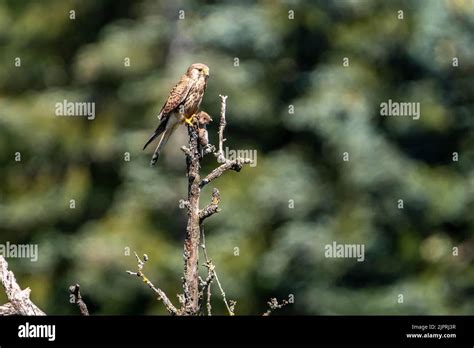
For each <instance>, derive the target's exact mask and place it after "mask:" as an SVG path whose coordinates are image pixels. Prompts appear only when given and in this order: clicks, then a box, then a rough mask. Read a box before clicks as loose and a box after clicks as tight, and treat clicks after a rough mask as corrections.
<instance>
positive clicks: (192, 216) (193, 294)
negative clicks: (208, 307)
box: [183, 126, 201, 315]
mask: <svg viewBox="0 0 474 348" xmlns="http://www.w3.org/2000/svg"><path fill="white" fill-rule="evenodd" d="M188 134H189V148H188V150H189V151H187V153H186V165H187V175H188V206H187V207H188V225H187V227H186V239H185V241H184V284H183V287H184V314H185V315H197V314H198V311H199V268H198V267H199V238H200V235H201V232H200V228H199V221H200V219H199V196H200V191H201V189H200V182H201V178H200V176H199V167H200V162H201V156H200V152H199V148H198V141H199V139H198V129H197V127H195V126H188Z"/></svg>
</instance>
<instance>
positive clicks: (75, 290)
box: [69, 284, 89, 316]
mask: <svg viewBox="0 0 474 348" xmlns="http://www.w3.org/2000/svg"><path fill="white" fill-rule="evenodd" d="M69 292H70V293H71V295H73V296H74V303H76V304H77V307H79V311H80V312H81V315H84V316H88V315H89V310H88V309H87V305H86V303H85V302H84V300H83V299H82V296H81V291H80V285H79V284H75V285H71V286H70V287H69Z"/></svg>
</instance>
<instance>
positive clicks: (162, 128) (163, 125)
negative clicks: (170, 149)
mask: <svg viewBox="0 0 474 348" xmlns="http://www.w3.org/2000/svg"><path fill="white" fill-rule="evenodd" d="M168 118H169V117H166V118H163V119H162V120H161V122H160V124H159V125H158V127H156V129H155V131H154V132H153V134H152V135H151V136H150V138H149V139H148V140H147V142H146V144H145V146H143V150H145V149H146V147H147V146H148V145H149V144H150V143H151V142H152V141H153V140H155V139H156V137H157V136H159V135H160V134H161V133H163V132H164V131H165V129H166V124H167V123H168Z"/></svg>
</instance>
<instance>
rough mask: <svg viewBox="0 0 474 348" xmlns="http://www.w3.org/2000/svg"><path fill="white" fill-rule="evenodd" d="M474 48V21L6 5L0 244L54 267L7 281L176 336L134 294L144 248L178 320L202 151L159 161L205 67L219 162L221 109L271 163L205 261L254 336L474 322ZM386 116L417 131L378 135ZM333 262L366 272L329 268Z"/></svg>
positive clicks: (172, 151)
mask: <svg viewBox="0 0 474 348" xmlns="http://www.w3.org/2000/svg"><path fill="white" fill-rule="evenodd" d="M71 10H73V11H74V15H75V19H71V12H70V11H71ZM400 10H402V11H403V19H400V12H399V11H400ZM180 11H184V12H180ZM291 11H293V12H291ZM291 13H293V14H294V19H291V18H289V17H291ZM180 15H181V17H182V16H183V15H184V18H183V19H180ZM473 32H474V3H473V2H472V1H469V0H446V1H430V0H425V1H390V2H388V1H387V2H385V1H369V0H360V1H357V0H353V1H349V0H344V1H260V2H254V1H239V2H235V1H223V2H216V1H154V0H153V1H152V0H143V1H112V0H107V1H92V0H91V1H72V0H66V1H63V0H47V1H41V2H38V1H13V0H11V1H3V2H1V3H0V51H1V54H0V166H1V167H0V168H1V170H0V233H1V234H0V236H1V240H0V242H1V243H5V242H6V241H9V242H11V243H35V244H38V245H39V259H38V261H37V262H30V261H29V260H27V259H9V260H8V261H9V262H10V266H11V269H12V270H13V271H14V272H15V274H16V276H17V278H18V280H19V282H20V284H21V285H22V286H29V287H30V288H31V289H32V300H33V301H34V302H35V303H36V304H37V305H38V306H40V307H41V308H42V309H44V310H45V311H46V313H48V314H73V313H74V314H76V313H77V309H76V308H75V307H74V306H72V305H70V303H69V294H68V290H67V289H68V286H69V285H70V284H72V283H76V282H78V283H80V284H81V289H82V294H83V296H84V298H85V300H86V302H87V303H88V306H89V308H90V310H91V312H92V313H93V314H165V313H166V311H165V309H164V307H163V305H162V304H161V303H160V302H159V301H156V299H155V296H154V295H153V293H152V292H151V291H150V290H149V289H148V288H147V287H146V286H144V284H142V283H141V282H140V281H139V280H138V279H135V278H132V277H130V276H129V275H127V274H126V273H125V270H127V269H131V270H134V269H135V267H136V261H135V259H134V257H133V253H132V254H131V256H127V255H125V254H124V251H125V250H126V248H130V250H131V251H132V252H133V251H134V250H135V251H137V252H138V253H139V254H143V253H147V254H148V255H149V257H150V261H149V262H148V264H147V266H146V270H147V276H148V277H149V278H150V279H151V280H152V281H153V282H155V283H156V284H157V285H158V286H160V287H161V288H162V289H163V290H165V292H166V293H167V294H168V295H169V296H170V298H171V299H172V300H173V301H174V302H175V303H177V299H176V297H175V295H174V294H177V293H181V292H182V289H181V279H180V277H181V275H182V262H183V261H182V242H183V239H184V235H185V226H186V214H185V211H184V210H183V209H180V208H179V204H178V202H179V200H180V199H182V198H185V197H186V190H187V179H186V178H185V176H184V174H185V160H184V156H183V154H182V153H181V151H180V150H179V147H180V146H181V145H183V144H185V143H186V140H187V135H186V131H185V129H184V127H182V129H181V130H180V131H179V132H178V133H179V135H175V136H174V137H173V139H172V141H171V142H170V143H169V144H168V145H167V147H166V148H165V151H164V155H163V156H162V157H161V158H160V160H159V163H158V167H157V168H150V167H149V165H148V163H149V160H150V157H151V153H150V152H149V151H147V152H142V146H143V144H144V142H145V141H146V139H147V138H148V136H149V134H150V133H151V132H152V130H153V129H154V127H156V124H157V122H158V121H157V119H156V115H157V113H158V111H159V109H160V107H161V106H162V104H163V103H164V101H165V98H166V97H167V94H168V92H169V90H170V88H171V87H172V86H173V85H174V83H175V82H176V81H178V79H179V77H180V76H181V75H182V74H183V73H184V72H185V70H186V68H187V66H189V65H190V64H191V63H194V62H202V63H205V64H207V65H208V66H209V67H210V72H211V76H210V79H209V84H208V89H207V91H206V94H205V97H204V101H203V104H202V109H204V110H206V111H207V112H208V113H210V114H211V115H212V117H213V118H214V122H213V124H211V126H210V138H211V142H212V143H214V144H215V143H216V141H217V127H218V122H216V120H218V118H219V110H220V101H219V97H218V95H219V94H225V95H228V96H229V98H228V101H227V121H228V127H227V129H226V137H227V138H228V141H227V142H226V146H228V147H229V149H236V150H237V149H250V150H257V154H258V157H257V165H256V166H255V167H245V168H244V169H243V170H242V171H241V172H240V173H233V172H231V173H227V174H226V175H225V176H223V177H221V178H219V179H218V180H216V181H215V182H214V183H213V185H210V186H215V187H218V188H219V189H220V192H221V195H222V202H221V208H222V212H221V213H219V214H217V215H215V216H213V217H212V218H211V219H209V220H207V221H206V225H205V228H206V241H207V247H208V251H209V253H210V256H211V257H212V258H213V260H214V263H215V264H216V265H217V271H218V274H219V278H220V280H221V282H222V284H223V286H224V288H225V290H226V293H227V296H228V298H230V299H235V300H236V301H237V306H236V313H237V314H259V313H261V312H263V311H264V309H265V307H266V301H267V300H268V299H269V298H270V297H278V298H284V297H287V296H288V295H289V294H292V295H293V296H294V304H292V305H291V306H287V307H285V308H284V309H283V310H282V311H281V312H280V313H285V314H290V313H291V314H472V313H473V311H474V267H473V259H474V240H473V231H474V214H473V210H474V209H473V207H474V171H473V163H474V132H473V126H474V121H473V110H474V109H473V102H474V98H473V96H474V87H473V86H474V84H473V72H474V64H473V62H474V35H473ZM345 57H347V58H349V66H348V67H345V66H343V59H344V58H345ZM455 57H456V58H457V59H458V66H453V58H455ZM16 58H20V59H21V66H16V65H15V63H16V62H18V60H17V59H16ZM127 58H128V59H129V62H130V65H129V66H127V64H126V62H127V61H128V60H127ZM236 63H238V66H236V65H237V64H236ZM454 65H455V64H454ZM388 99H392V100H393V101H407V102H419V103H420V104H421V117H420V119H419V120H413V119H412V118H410V117H381V116H380V103H382V102H385V101H387V100H388ZM63 100H68V101H73V102H75V101H78V102H95V107H96V117H95V119H94V120H87V119H86V118H85V117H57V116H55V104H56V103H58V102H62V101H63ZM293 108H294V113H292V112H291V111H292V110H293ZM18 152H19V153H20V154H21V161H15V156H16V153H18ZM127 152H128V153H129V154H130V161H126V160H124V156H125V153H127ZM344 152H347V153H348V154H349V156H350V157H349V161H343V154H344ZM453 153H457V154H458V156H459V158H458V161H455V160H454V161H453V156H454V155H453ZM214 166H215V159H214V158H213V156H208V157H207V158H206V159H205V161H204V165H203V171H207V170H210V169H211V168H213V167H214ZM211 190H212V187H207V188H206V191H205V192H204V193H203V195H202V197H203V200H204V199H205V198H206V197H210V193H211ZM71 199H74V200H75V202H76V206H75V209H70V200H71ZM400 199H402V200H403V209H400V208H399V200H400ZM333 241H336V242H337V243H350V244H352V243H357V244H363V245H364V246H365V260H364V262H357V261H356V260H355V259H336V258H326V257H325V254H324V246H325V245H326V244H331V243H332V242H333ZM236 248H237V249H236ZM453 248H455V249H453ZM456 248H457V249H456ZM455 250H458V253H456V252H455ZM236 254H238V255H236ZM453 254H454V255H453ZM203 271H204V270H203ZM400 294H402V295H403V303H399V298H400V297H399V295H400ZM2 296H3V294H1V295H0V302H2V301H3V300H4V297H2ZM3 302H5V301H3ZM213 305H214V307H215V309H216V310H217V312H219V311H220V312H221V313H225V310H224V308H223V306H222V301H221V300H220V299H219V293H218V291H217V289H215V296H214V300H213Z"/></svg>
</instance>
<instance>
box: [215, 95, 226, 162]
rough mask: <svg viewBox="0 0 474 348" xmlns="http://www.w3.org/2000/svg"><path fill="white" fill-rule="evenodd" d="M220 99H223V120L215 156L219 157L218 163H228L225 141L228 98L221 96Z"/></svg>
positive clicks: (220, 124) (220, 123)
mask: <svg viewBox="0 0 474 348" xmlns="http://www.w3.org/2000/svg"><path fill="white" fill-rule="evenodd" d="M219 97H220V98H221V120H220V122H219V131H218V135H219V150H218V151H217V152H216V153H215V156H216V157H217V162H219V163H224V162H225V161H226V158H225V156H224V142H225V141H226V139H224V129H225V126H226V125H227V122H226V120H225V110H226V100H227V96H226V95H220V94H219Z"/></svg>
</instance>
